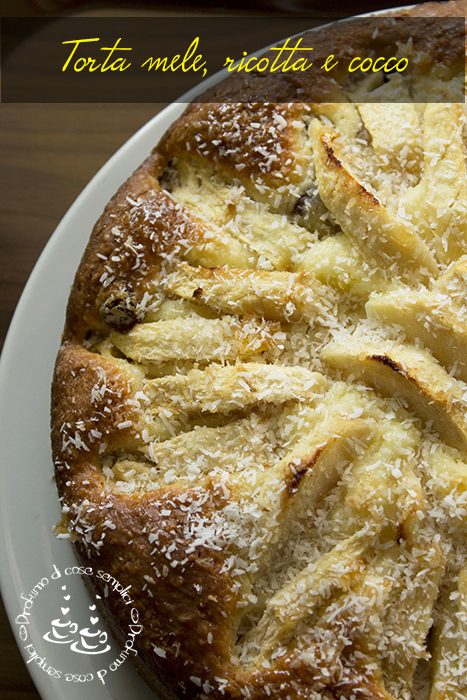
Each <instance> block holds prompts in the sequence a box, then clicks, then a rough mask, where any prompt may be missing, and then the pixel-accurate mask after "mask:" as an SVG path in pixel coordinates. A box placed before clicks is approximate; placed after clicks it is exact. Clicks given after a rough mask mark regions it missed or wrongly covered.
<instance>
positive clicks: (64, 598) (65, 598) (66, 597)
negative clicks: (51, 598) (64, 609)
mask: <svg viewBox="0 0 467 700" xmlns="http://www.w3.org/2000/svg"><path fill="white" fill-rule="evenodd" d="M70 598H71V596H69V595H64V596H63V600H70Z"/></svg>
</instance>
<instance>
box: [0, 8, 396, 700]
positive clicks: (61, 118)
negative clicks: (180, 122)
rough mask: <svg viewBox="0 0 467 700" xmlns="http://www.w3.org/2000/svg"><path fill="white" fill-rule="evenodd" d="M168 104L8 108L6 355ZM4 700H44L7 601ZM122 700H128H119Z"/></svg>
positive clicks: (2, 180)
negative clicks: (102, 182) (59, 243)
mask: <svg viewBox="0 0 467 700" xmlns="http://www.w3.org/2000/svg"><path fill="white" fill-rule="evenodd" d="M400 4H401V3H400V2H397V0H347V1H346V2H332V0H248V1H247V0H239V1H238V2H228V1H227V0H224V1H223V2H222V0H221V2H214V1H213V0H204V2H200V3H189V2H118V1H114V2H112V3H110V2H109V3H107V2H105V1H104V2H73V1H72V0H12V1H11V2H6V1H5V0H3V1H2V2H0V15H1V16H3V17H5V16H31V17H44V16H46V17H55V16H61V15H62V14H70V13H83V12H85V13H86V14H91V16H115V15H122V14H123V15H126V14H129V16H138V15H141V14H142V13H148V14H149V15H150V16H153V15H154V14H160V15H165V14H168V15H175V16H182V15H185V14H195V15H199V14H207V13H209V14H249V13H250V14H258V15H278V16H286V15H288V16H300V15H302V16H307V17H310V26H311V25H313V24H318V23H321V22H323V21H325V19H326V18H328V17H345V16H348V15H352V14H355V13H362V12H369V11H371V10H378V9H381V8H384V7H396V6H398V5H400ZM164 106H165V104H161V103H152V104H121V103H116V104H78V105H76V104H67V105H63V104H44V105H41V104H2V105H0V151H1V162H2V164H3V167H2V168H1V170H0V348H1V347H2V345H3V341H4V338H5V335H6V332H7V329H8V325H9V323H10V320H11V317H12V315H13V312H14V309H15V306H16V304H17V302H18V299H19V297H20V295H21V291H22V289H23V287H24V285H25V283H26V281H27V278H28V276H29V274H30V272H31V270H32V268H33V266H34V264H35V262H36V260H37V258H38V257H39V255H40V253H41V251H42V249H43V247H44V246H45V244H46V242H47V240H48V239H49V238H50V236H51V235H52V233H53V231H54V229H55V227H56V226H57V224H58V223H59V222H60V220H61V218H62V217H63V215H64V214H65V213H66V211H67V209H68V208H69V207H70V205H71V204H72V203H73V201H74V200H75V199H76V197H77V196H78V194H79V193H80V191H81V190H82V189H83V187H84V186H85V185H86V184H87V182H88V181H89V180H90V179H91V177H92V176H93V175H94V174H95V173H96V172H97V171H98V170H99V168H100V167H101V166H102V165H103V164H104V163H105V162H106V161H107V160H108V158H109V157H110V156H111V155H112V154H113V153H114V152H115V151H116V150H117V149H118V148H119V147H120V146H121V145H122V144H123V143H124V142H125V141H126V140H127V139H128V138H129V137H130V136H131V135H132V134H133V133H134V132H135V131H136V130H137V129H138V128H139V127H140V126H142V125H143V124H145V123H146V122H147V121H148V120H149V119H150V118H151V117H153V116H154V115H155V114H157V113H158V112H159V111H161V109H163V107H164ZM0 700H40V699H39V695H38V693H37V691H36V690H35V688H34V685H33V683H32V681H31V680H30V677H29V674H28V672H27V669H26V667H25V665H24V663H23V661H22V659H21V656H20V654H19V651H18V649H17V646H16V642H15V639H14V637H13V635H12V633H11V631H10V628H9V625H8V621H7V618H6V615H5V613H4V610H3V608H2V607H1V603H0ZM119 700H130V699H127V698H120V699H119Z"/></svg>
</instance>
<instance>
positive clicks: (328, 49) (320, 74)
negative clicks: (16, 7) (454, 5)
mask: <svg viewBox="0 0 467 700" xmlns="http://www.w3.org/2000/svg"><path fill="white" fill-rule="evenodd" d="M313 23H315V24H316V20H313V19H310V18H296V17H257V16H254V17H206V18H201V17H159V18H108V17H106V18H84V17H70V18H68V17H61V18H54V19H53V20H50V19H47V18H44V19H37V18H11V17H7V18H3V19H2V24H1V50H2V56H1V60H2V76H1V77H2V84H1V97H2V102H38V103H47V102H60V103H66V102H107V103H112V102H173V101H187V100H192V101H198V102H346V101H348V100H350V101H352V102H407V101H415V102H463V101H464V84H465V80H464V76H465V58H464V57H465V25H464V18H423V17H416V18H413V17H397V18H388V17H371V18H361V19H358V20H341V21H339V22H335V23H332V24H328V25H325V26H321V27H313V26H311V27H310V25H313ZM187 92H188V96H187V95H186V93H187Z"/></svg>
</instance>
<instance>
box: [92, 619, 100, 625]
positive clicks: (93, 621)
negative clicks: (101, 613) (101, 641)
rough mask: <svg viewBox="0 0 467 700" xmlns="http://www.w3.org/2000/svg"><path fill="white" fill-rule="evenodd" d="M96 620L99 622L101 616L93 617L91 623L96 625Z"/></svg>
mask: <svg viewBox="0 0 467 700" xmlns="http://www.w3.org/2000/svg"><path fill="white" fill-rule="evenodd" d="M96 622H99V618H98V617H91V625H95V624H96Z"/></svg>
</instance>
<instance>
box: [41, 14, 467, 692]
mask: <svg viewBox="0 0 467 700" xmlns="http://www.w3.org/2000/svg"><path fill="white" fill-rule="evenodd" d="M466 8H467V2H464V1H463V2H457V3H447V4H446V5H444V6H439V5H437V4H435V3H429V4H425V5H423V6H420V7H418V8H416V9H415V10H414V11H411V12H410V14H411V15H414V16H463V13H464V12H465V9H466ZM365 26H366V25H365ZM368 27H369V25H368ZM391 27H392V25H391V24H390V23H388V25H387V28H386V31H387V34H386V35H385V36H384V37H383V39H382V38H381V37H380V39H379V43H378V41H376V39H375V38H373V39H371V41H370V37H369V35H368V33H367V34H366V35H365V33H363V35H358V37H359V38H358V41H357V37H356V36H355V37H353V39H355V41H354V42H353V45H354V48H355V49H356V50H357V51H358V50H359V49H360V48H361V49H362V50H363V49H365V50H366V51H367V50H368V47H369V46H370V45H372V41H373V40H374V41H375V44H374V45H375V47H377V48H379V47H381V46H382V43H381V42H383V43H384V42H385V41H386V40H388V41H389V40H391V41H392V40H393V39H394V36H395V35H394V32H395V33H396V34H397V29H394V28H391ZM368 31H369V29H368ZM336 32H337V30H336V29H334V28H331V29H328V30H325V31H324V33H323V34H322V37H321V39H320V42H321V43H317V42H316V38H315V37H316V35H313V39H311V38H309V39H307V41H313V46H314V48H315V50H316V55H319V51H320V50H322V51H323V52H324V51H325V53H326V55H327V54H328V47H329V45H334V46H335V47H336V52H337V53H338V54H339V56H340V55H342V56H344V54H346V51H347V46H348V43H349V42H348V37H347V38H346V41H345V42H343V43H342V44H341V45H339V43H338V42H337V40H336V36H337V34H336ZM391 32H392V34H391ZM397 38H399V39H400V38H401V37H400V36H399V35H398V36H397ZM402 38H403V37H402ZM418 40H419V44H418V45H417V46H416V47H415V48H416V50H420V49H423V47H424V43H423V42H424V35H423V32H422V33H421V35H420V36H419V37H416V41H418ZM451 41H452V36H451V35H449V34H446V36H445V38H444V42H445V43H444V45H443V46H442V47H441V50H442V51H443V52H445V49H446V46H447V45H449V43H450V42H451ZM358 42H361V43H358ZM320 47H321V48H320ZM339 52H340V53H339ZM323 55H324V54H323ZM279 83H280V84H279V85H278V88H277V89H278V92H277V94H278V100H279V99H282V98H284V102H285V101H286V99H287V98H290V96H291V94H292V93H291V92H290V90H291V89H292V88H293V89H294V90H295V88H296V85H294V83H293V81H291V80H290V79H289V78H284V79H282V78H281V79H280V81H279ZM239 84H240V83H239V80H238V79H234V80H232V81H231V82H230V83H226V84H224V85H221V86H220V87H218V88H215V89H214V92H213V93H212V96H213V103H212V104H203V105H191V106H190V107H188V109H187V110H186V111H185V113H184V115H182V117H181V118H180V119H178V120H177V121H176V122H175V123H174V124H173V125H172V127H171V128H170V129H169V130H168V132H167V133H166V134H165V136H164V137H163V139H162V140H161V142H160V144H159V146H158V147H157V148H156V149H154V151H153V153H152V154H151V155H150V156H149V158H148V159H147V160H146V161H145V162H144V163H143V164H142V165H141V167H140V168H139V169H138V170H137V171H136V172H135V173H134V174H133V175H132V176H131V177H130V178H129V179H128V180H127V182H126V183H124V184H123V185H122V187H121V188H120V189H119V191H118V192H117V193H116V195H115V196H114V197H113V198H112V200H111V201H110V202H109V204H108V205H107V207H106V209H105V211H104V213H103V214H102V216H101V218H100V219H99V221H98V222H97V223H96V225H95V227H94V229H93V232H92V235H91V239H90V242H89V244H88V247H87V249H86V251H85V253H84V256H83V259H82V262H81V265H80V267H79V269H78V272H77V274H76V278H75V282H74V285H73V289H72V292H71V296H70V300H69V304H68V310H67V320H66V326H65V331H64V338H63V345H62V347H61V349H60V352H59V355H58V358H57V362H56V368H55V375H54V381H53V387H52V448H53V455H54V463H55V473H56V481H57V486H58V490H59V495H60V500H61V502H62V507H63V523H62V526H61V527H62V528H66V530H67V532H68V533H69V536H70V538H71V539H72V541H73V543H74V548H75V551H76V554H77V556H78V558H79V560H80V562H82V563H83V564H85V565H86V566H90V567H92V569H93V571H94V576H93V577H92V578H91V579H90V580H89V581H88V583H89V584H90V586H91V588H92V591H93V593H94V594H97V595H99V596H100V597H101V599H102V601H103V602H102V603H101V605H102V606H103V608H102V610H103V612H104V614H105V615H106V616H107V619H108V621H109V624H110V627H111V629H112V630H113V632H114V633H115V635H116V636H117V638H118V639H119V640H120V641H121V643H122V644H125V639H126V630H127V629H128V626H129V625H130V624H131V623H132V620H131V616H130V610H131V608H130V607H129V605H128V601H127V600H124V598H123V597H122V596H119V595H107V594H108V587H109V582H112V581H118V583H119V584H121V586H122V587H123V588H127V587H128V590H129V591H130V593H129V594H128V596H131V606H132V607H134V608H135V609H136V610H137V611H138V617H139V625H140V626H141V630H140V632H139V633H138V635H137V638H136V640H135V644H136V649H137V651H138V656H137V657H136V663H137V665H139V668H140V670H141V672H142V673H143V675H144V677H145V678H146V679H147V680H148V682H149V683H150V684H151V685H152V687H153V688H154V689H155V690H156V691H157V692H158V693H160V694H161V696H163V697H167V698H175V697H192V698H195V697H196V698H198V699H199V700H201V699H204V700H205V699H206V698H208V697H209V698H213V699H214V700H220V699H221V698H225V700H229V699H230V700H234V699H235V700H237V699H238V700H241V699H242V698H244V697H246V698H248V699H250V700H266V699H267V698H272V699H273V700H279V699H280V700H282V699H284V700H285V699H287V700H288V699H290V700H299V699H302V698H313V699H315V700H335V699H336V698H345V699H346V700H350V698H358V699H359V700H364V699H366V698H368V697H371V698H374V699H375V700H393V699H394V698H397V700H399V698H406V697H409V696H410V692H411V687H412V681H413V676H414V673H415V672H416V673H418V669H419V666H418V665H417V664H418V662H419V660H420V659H423V658H426V657H427V650H426V639H427V636H428V632H429V630H430V627H431V624H432V621H433V619H435V621H438V619H443V618H442V615H443V614H444V613H443V610H444V609H447V610H448V613H447V614H448V617H449V620H454V619H455V620H457V622H456V623H455V625H457V626H455V629H454V632H453V634H454V638H455V640H457V637H456V636H455V635H458V637H459V638H462V635H463V628H461V623H460V622H459V620H461V619H462V614H463V612H464V610H463V608H462V605H463V603H462V600H463V598H462V595H463V593H462V590H463V589H462V588H461V585H460V584H459V591H458V592H459V596H458V597H460V600H461V602H460V603H459V606H460V607H459V609H457V608H456V610H455V611H454V612H453V611H452V610H451V608H449V607H447V606H445V607H443V606H444V603H443V598H442V596H443V595H445V593H444V592H443V591H444V590H445V588H446V585H447V584H446V583H445V578H444V577H445V575H446V572H448V573H449V575H450V576H451V579H450V581H451V583H452V581H454V583H453V584H452V585H453V586H456V585H457V583H456V582H457V580H459V581H462V580H463V579H462V576H463V575H464V574H463V573H462V572H461V574H459V568H460V567H461V564H460V563H459V562H460V560H461V558H462V556H461V555H463V553H464V549H463V547H464V542H463V540H462V538H460V539H461V540H462V541H460V540H459V536H458V534H457V533H458V524H455V527H454V526H453V524H452V523H453V522H454V523H458V521H462V523H463V520H462V519H463V517H464V516H463V511H462V508H461V507H460V506H459V507H460V510H459V511H456V512H455V514H454V515H452V510H453V509H454V508H455V507H457V505H458V500H457V499H458V498H459V493H462V489H463V488H464V487H465V488H467V474H466V473H465V461H464V460H465V444H466V437H465V436H466V435H467V428H466V426H467V419H466V399H465V396H464V389H463V384H462V381H461V380H462V379H463V378H464V376H463V375H462V376H461V377H460V378H459V375H458V374H456V372H458V371H463V365H462V362H460V361H457V358H458V357H459V358H461V357H462V356H463V353H464V348H467V332H466V333H464V329H465V328H467V326H464V325H463V324H461V323H460V322H458V316H459V315H461V314H462V313H464V312H463V311H462V308H461V307H462V301H459V299H460V298H462V295H463V294H464V295H465V289H464V287H463V279H464V277H463V269H464V268H463V267H462V263H460V264H459V266H457V267H456V259H457V258H456V256H457V252H458V251H459V250H461V251H464V252H467V243H466V241H467V231H464V228H463V224H462V221H464V220H465V218H466V217H465V216H464V213H465V212H467V182H464V180H467V176H466V175H465V168H462V167H460V166H462V163H463V161H462V157H461V155H462V153H464V150H463V149H465V145H464V142H463V140H462V125H463V121H464V120H465V119H464V117H463V114H462V112H461V110H460V109H454V108H452V109H451V108H447V112H446V113H444V112H443V114H442V115H441V116H440V115H438V117H439V119H440V120H441V121H443V120H444V122H446V120H448V121H449V119H452V120H453V122H455V125H456V129H457V131H456V132H455V133H456V139H457V141H455V139H451V141H452V142H453V144H454V146H453V149H454V151H453V154H451V153H448V154H447V155H446V154H445V152H444V150H442V149H441V147H440V153H439V158H434V161H435V163H434V165H433V160H432V158H431V156H432V150H430V151H429V153H428V154H427V153H424V152H423V149H422V148H421V147H420V139H422V140H423V139H425V143H426V144H430V149H432V148H434V147H436V138H435V136H436V135H435V134H434V132H435V131H436V130H437V129H438V126H436V128H434V127H433V126H432V124H433V123H435V124H437V122H436V119H435V118H433V115H431V116H430V114H431V113H430V114H429V113H428V111H426V112H423V110H422V108H421V107H418V106H411V107H410V108H407V110H406V111H404V112H403V113H402V116H401V120H400V122H401V123H402V124H403V126H404V129H403V133H402V134H399V136H400V142H398V141H397V138H396V136H394V133H395V132H396V131H397V124H396V123H395V126H394V131H393V132H391V133H390V134H388V131H387V130H385V125H384V120H383V123H382V122H381V119H380V113H379V112H376V111H375V112H371V113H368V112H364V110H360V112H359V110H358V109H357V108H356V107H355V106H354V105H351V104H345V105H334V104H313V103H311V104H305V103H303V104H302V103H300V104H277V103H274V104H256V105H252V104H236V103H233V104H215V103H214V102H215V99H218V98H221V97H226V96H228V95H230V94H231V92H230V91H231V90H232V91H236V90H238V89H239ZM241 87H242V90H243V91H244V92H243V93H242V94H244V95H245V94H246V95H247V96H248V94H250V93H249V92H248V89H249V88H248V86H247V91H246V93H245V84H242V85H241ZM319 88H320V86H319V85H318V89H319ZM255 90H256V84H255V79H254V78H251V95H254V94H255ZM401 109H404V110H405V107H404V105H402V106H401ZM432 109H433V110H435V111H436V109H437V106H436V105H435V106H433V107H432ZM449 110H450V111H449ZM446 114H447V117H446ZM430 120H431V121H430ZM412 123H413V124H414V125H415V126H414V127H413V131H412V132H410V133H409V134H408V135H406V132H408V131H410V130H409V129H407V124H412ZM423 125H424V126H423ZM422 132H423V133H422ZM421 133H422V136H420V134H421ZM343 136H344V138H342V137H343ZM440 138H441V142H442V141H443V136H442V135H441V137H440ZM404 139H405V140H404ZM430 139H431V141H430ZM456 143H457V145H458V149H457V151H456V150H455V144H456ZM323 144H324V146H323ZM326 145H327V149H326ZM379 147H380V149H379V150H378V148H379ZM323 148H324V150H323ZM385 148H386V149H387V150H389V152H390V153H391V155H392V154H393V153H396V152H397V153H396V155H397V157H396V156H394V159H393V160H390V159H388V158H387V157H386V155H385V153H386V151H385ZM397 149H399V150H397ZM425 150H426V151H428V150H429V149H428V147H427V148H426V149H425ZM441 151H442V152H441ZM336 153H338V155H339V157H337V155H336ZM381 153H382V154H383V155H381ZM401 153H402V154H403V155H400V154H401ZM459 154H461V155H459ZM435 155H436V154H435ZM404 158H405V160H404ZM428 161H429V162H428ZM438 161H439V163H438ZM362 162H363V166H362ZM401 163H403V165H401ZM459 164H460V165H459ZM429 167H431V168H434V169H436V167H438V175H439V177H440V179H441V180H443V181H444V179H445V172H446V170H447V171H448V172H450V170H449V169H451V171H452V170H454V169H455V168H457V170H456V177H457V180H456V182H457V183H458V184H456V192H457V193H458V195H457V200H458V202H459V207H458V209H456V208H455V207H453V206H449V207H446V211H447V212H448V213H447V214H446V216H447V217H450V218H447V219H446V225H445V227H444V229H443V231H442V233H441V234H438V233H436V232H434V231H435V228H436V227H435V226H434V224H433V219H432V218H430V217H433V212H432V211H431V210H430V209H429V207H428V205H427V204H426V202H427V200H428V201H429V200H430V199H434V197H431V198H430V197H429V196H428V197H427V195H426V193H427V192H428V191H429V190H428V188H429V187H430V186H431V185H430V182H428V178H425V176H424V175H423V173H424V172H425V171H428V169H429ZM365 168H366V169H367V170H368V172H369V174H368V173H367V172H366V170H365ZM443 168H445V170H443ZM420 173H422V174H420ZM443 178H444V179H443ZM449 182H451V180H450V181H449ZM459 183H460V184H459ZM464 185H465V187H464ZM424 188H425V189H424ZM463 188H464V189H465V197H464V189H463ZM399 197H400V198H401V199H400V204H401V207H405V209H404V212H403V214H404V217H400V211H398V210H397V208H396V207H395V206H394V201H393V200H395V201H396V203H397V204H398V203H399V200H398V198H399ZM464 210H465V212H464ZM436 235H438V239H436V238H434V237H435V236H436ZM439 236H441V238H440V239H439ZM442 236H446V237H447V242H446V240H445V239H444V238H442ZM449 236H451V238H449ZM464 236H465V237H464ZM433 240H434V242H433ZM441 249H442V250H443V251H444V255H445V256H447V259H445V258H443V257H442V256H441V255H440V254H439V250H441ZM446 251H447V252H446ZM452 251H454V252H452ZM464 264H465V263H464ZM399 317H400V319H401V320H400V324H401V325H402V326H403V328H401V327H400V326H398V323H399V320H398V319H399ZM427 319H428V321H427ZM427 322H428V324H429V327H426V323H427ZM422 327H425V330H424V331H423V330H420V329H421V328H422ZM438 332H439V333H442V334H443V335H442V337H443V338H447V337H449V338H451V339H452V338H454V341H452V343H451V345H449V344H448V343H438V344H437V341H436V335H437V333H438ZM341 336H342V337H341ZM350 339H351V340H352V343H354V344H355V348H354V346H353V345H352V344H351V343H350ZM440 345H442V346H443V347H439V346H440ZM434 358H436V360H435V359H434ZM381 367H382V368H383V369H382V370H381ZM393 375H397V377H396V379H394V376H393ZM391 382H392V383H391ZM394 382H396V384H397V382H401V383H402V384H401V390H400V396H401V397H402V401H401V403H397V401H394V400H393V393H394V392H393V383H394ZM408 384H409V385H410V386H409V387H408ZM404 392H406V393H404ZM404 397H405V398H404ZM404 401H405V403H404ZM407 408H409V410H407ZM440 435H441V439H440ZM446 443H447V445H446ZM446 493H448V494H449V499H450V500H449V499H446V500H443V499H445V494H446ZM453 503H454V505H453ZM434 513H435V514H436V519H439V520H440V521H441V522H442V527H441V528H440V529H436V528H437V523H436V522H434V521H435V516H434V515H433V514H434ZM453 518H454V520H453ZM456 518H457V520H456ZM462 527H463V525H462ZM453 532H454V534H453ZM452 552H455V557H454V555H453V556H452V557H451V554H452ZM450 557H451V558H450ZM456 567H457V569H456ZM462 571H464V570H463V569H462ZM96 572H100V573H99V575H96ZM456 577H457V578H456ZM407 581H409V582H410V585H407ZM449 585H451V584H449ZM452 590H454V589H452ZM452 590H451V589H449V593H451V592H452ZM375 591H376V593H375ZM439 591H441V597H440V599H439V600H438V602H436V601H437V596H438V592H439ZM455 592H457V589H456V591H455ZM461 594H462V595H461ZM401 600H402V601H403V603H404V608H403V609H402V608H401ZM452 600H454V598H452ZM451 605H452V603H451ZM436 606H438V607H439V610H438V609H437V607H436ZM435 608H436V610H435ZM434 611H435V612H434ZM456 615H457V617H456ZM408 616H409V617H410V624H409V625H407V624H406V622H407V617H408ZM133 622H134V621H133ZM404 635H405V636H404ZM433 636H434V638H435V639H436V640H437V642H436V643H437V645H438V647H439V649H441V651H440V652H439V658H440V659H441V660H440V662H438V661H437V658H438V657H435V660H434V661H433V665H432V668H431V673H432V675H433V677H434V678H435V680H436V683H438V685H439V686H440V687H446V688H448V690H449V688H451V687H452V683H453V681H452V678H451V676H449V674H448V672H446V670H445V669H446V663H445V661H444V660H443V659H444V658H452V654H453V653H455V652H452V645H453V644H454V646H455V643H456V642H452V641H449V640H448V639H447V638H445V637H443V628H442V625H439V624H437V626H436V629H435V632H434V633H433ZM404 640H405V641H404ZM450 645H451V646H450ZM443 654H444V657H443ZM450 655H451V656H450ZM448 666H449V668H451V667H452V668H454V671H456V672H457V670H456V669H457V667H456V666H455V662H454V663H453V664H451V666H450V665H449V664H448ZM416 669H417V671H416ZM454 671H453V674H454V675H453V676H452V677H453V678H456V676H455V673H454ZM446 674H447V675H446ZM459 674H460V671H459V673H458V676H459ZM462 682H463V681H462ZM443 684H444V685H443ZM450 684H451V685H450ZM446 697H448V696H446ZM449 697H451V696H449Z"/></svg>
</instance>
